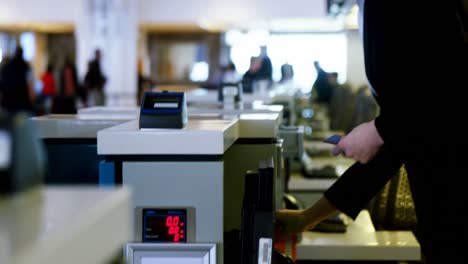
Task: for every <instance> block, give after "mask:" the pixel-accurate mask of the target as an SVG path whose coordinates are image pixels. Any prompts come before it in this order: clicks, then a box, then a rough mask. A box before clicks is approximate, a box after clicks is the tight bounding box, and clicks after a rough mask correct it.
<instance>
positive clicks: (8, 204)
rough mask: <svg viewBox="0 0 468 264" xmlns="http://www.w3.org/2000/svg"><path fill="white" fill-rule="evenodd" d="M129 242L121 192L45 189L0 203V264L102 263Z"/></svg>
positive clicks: (125, 197) (125, 203) (124, 196)
mask: <svg viewBox="0 0 468 264" xmlns="http://www.w3.org/2000/svg"><path fill="white" fill-rule="evenodd" d="M116 230H118V232H116ZM130 237H131V226H130V193H129V192H128V191H127V190H126V189H118V190H115V189H113V190H105V189H99V188H97V187H46V188H38V189H36V190H33V191H29V192H27V193H24V194H21V195H16V196H14V197H9V198H5V197H3V198H0V263H9V264H30V263H35V264H63V263H67V264H81V263H87V264H102V263H106V262H108V261H109V260H110V258H111V257H113V256H115V254H116V253H118V251H119V250H122V248H123V246H124V244H125V243H126V242H127V241H128V240H129V239H130ZM2 258H3V259H2Z"/></svg>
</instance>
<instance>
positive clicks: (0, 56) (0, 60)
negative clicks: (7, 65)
mask: <svg viewBox="0 0 468 264" xmlns="http://www.w3.org/2000/svg"><path fill="white" fill-rule="evenodd" d="M2 60H3V50H2V49H0V62H2Z"/></svg>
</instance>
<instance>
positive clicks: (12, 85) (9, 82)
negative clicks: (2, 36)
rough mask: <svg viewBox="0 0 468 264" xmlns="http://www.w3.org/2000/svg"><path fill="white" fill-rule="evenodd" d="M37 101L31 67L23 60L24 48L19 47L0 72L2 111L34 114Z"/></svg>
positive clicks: (0, 105)
mask: <svg viewBox="0 0 468 264" xmlns="http://www.w3.org/2000/svg"><path fill="white" fill-rule="evenodd" d="M35 99H36V94H35V92H34V88H33V76H32V70H31V66H30V65H29V63H28V62H26V61H25V60H24V58H23V48H22V47H20V46H17V47H16V50H15V54H14V56H13V57H12V58H11V59H10V60H8V61H7V62H6V63H5V64H4V65H3V68H2V69H1V71H0V110H1V108H3V109H4V110H5V111H8V112H12V113H16V112H21V111H25V112H29V113H30V114H34V107H33V106H34V102H35Z"/></svg>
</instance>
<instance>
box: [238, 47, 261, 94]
mask: <svg viewBox="0 0 468 264" xmlns="http://www.w3.org/2000/svg"><path fill="white" fill-rule="evenodd" d="M261 66H262V60H261V58H259V57H254V56H252V57H250V67H249V69H248V70H247V71H246V72H245V73H244V75H243V76H242V89H243V92H244V93H253V83H254V81H256V80H257V79H258V70H259V69H260V67H261Z"/></svg>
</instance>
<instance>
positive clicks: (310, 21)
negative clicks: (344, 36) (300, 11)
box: [269, 18, 344, 33]
mask: <svg viewBox="0 0 468 264" xmlns="http://www.w3.org/2000/svg"><path fill="white" fill-rule="evenodd" d="M269 28H270V30H271V31H273V32H291V33H294V32H296V33H304V32H336V31H341V30H343V29H344V23H343V20H342V19H339V18H335V19H332V18H286V19H281V18H280V19H273V20H272V21H271V22H270V25H269Z"/></svg>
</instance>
